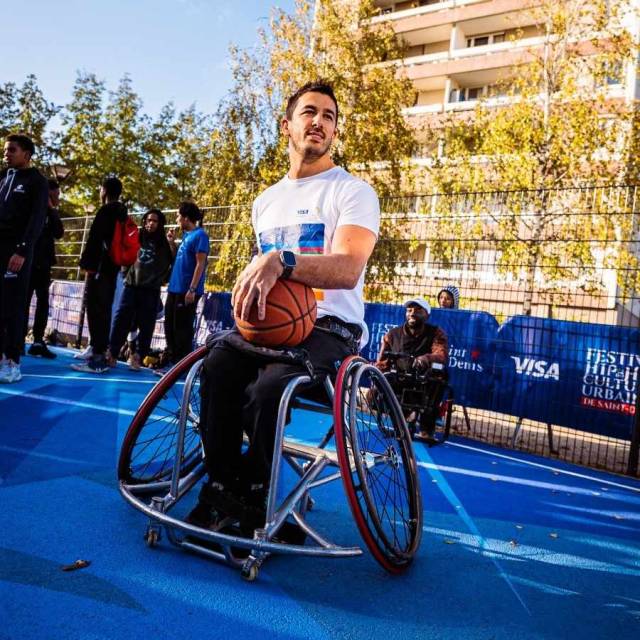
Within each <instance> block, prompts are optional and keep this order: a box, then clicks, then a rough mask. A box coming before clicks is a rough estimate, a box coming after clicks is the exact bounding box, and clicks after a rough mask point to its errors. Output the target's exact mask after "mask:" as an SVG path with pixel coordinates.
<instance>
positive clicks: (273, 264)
mask: <svg viewBox="0 0 640 640" xmlns="http://www.w3.org/2000/svg"><path fill="white" fill-rule="evenodd" d="M282 271H283V267H282V264H281V263H280V258H279V257H278V253H277V251H271V252H270V253H265V254H263V255H261V256H260V257H259V258H258V259H256V260H254V261H253V262H251V263H250V264H248V265H247V266H246V267H245V268H244V270H243V271H242V273H241V274H240V276H239V277H238V279H237V280H236V284H235V286H234V287H233V291H232V292H231V305H232V306H233V314H234V316H235V317H236V318H241V319H242V320H248V319H249V313H250V312H251V307H252V305H253V304H256V305H257V307H258V319H259V320H264V317H265V309H266V304H267V295H268V294H269V291H271V289H272V288H273V285H274V284H275V283H276V280H277V279H278V278H279V277H280V276H281V275H282Z"/></svg>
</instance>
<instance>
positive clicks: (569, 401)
mask: <svg viewBox="0 0 640 640" xmlns="http://www.w3.org/2000/svg"><path fill="white" fill-rule="evenodd" d="M639 371H640V330H638V329H632V328H629V327H615V326H610V325H600V324H588V323H582V322H568V321H563V320H550V319H545V318H534V317H528V316H514V317H512V318H509V319H508V320H507V321H506V322H505V323H504V324H503V325H502V326H501V327H500V329H499V330H498V339H497V342H496V359H495V369H494V378H495V386H494V389H495V392H494V410H495V411H500V412H502V413H508V414H510V415H514V416H518V417H522V418H530V419H532V420H538V421H540V422H547V423H550V424H556V425H562V426H566V427H571V428H574V429H581V430H583V431H590V432H592V433H599V434H602V435H605V436H610V437H614V438H621V439H626V440H628V439H630V437H631V429H632V426H633V417H634V415H635V410H636V393H637V389H638V375H639Z"/></svg>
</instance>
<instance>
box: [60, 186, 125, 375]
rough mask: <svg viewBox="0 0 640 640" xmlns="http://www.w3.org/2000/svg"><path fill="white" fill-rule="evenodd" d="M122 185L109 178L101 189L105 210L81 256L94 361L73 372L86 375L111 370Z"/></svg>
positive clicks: (98, 215) (75, 366)
mask: <svg viewBox="0 0 640 640" xmlns="http://www.w3.org/2000/svg"><path fill="white" fill-rule="evenodd" d="M121 193H122V182H120V180H118V178H115V177H111V178H107V179H106V180H105V181H104V182H103V183H102V187H101V188H100V199H101V201H102V206H101V207H100V208H99V209H98V212H97V213H96V217H95V218H94V219H93V223H92V224H91V228H90V229H89V237H88V238H87V244H86V245H85V248H84V251H83V252H82V255H81V256H80V267H81V268H82V269H84V270H85V271H86V273H87V280H86V285H85V286H86V300H87V320H88V322H89V337H90V344H91V347H92V348H93V353H92V356H91V359H90V360H89V361H88V362H84V363H82V364H72V365H71V368H72V369H75V370H76V371H83V372H85V373H105V372H106V371H108V370H109V364H108V362H107V358H106V351H107V346H108V344H109V329H110V327H111V306H112V305H113V297H114V295H115V291H116V278H117V276H118V271H119V269H120V267H119V266H118V265H116V264H115V263H114V262H113V260H111V258H110V256H109V249H110V248H111V241H112V240H113V232H114V230H115V227H116V221H120V222H124V221H125V220H126V219H127V208H126V207H125V206H124V205H123V204H122V202H120V200H119V198H120V194H121Z"/></svg>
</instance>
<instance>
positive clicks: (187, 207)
mask: <svg viewBox="0 0 640 640" xmlns="http://www.w3.org/2000/svg"><path fill="white" fill-rule="evenodd" d="M178 213H179V214H180V215H181V216H182V217H183V218H189V220H191V222H193V223H194V224H195V223H196V222H198V221H199V220H202V212H201V211H200V209H198V206H197V205H196V203H195V202H181V203H180V206H179V207H178Z"/></svg>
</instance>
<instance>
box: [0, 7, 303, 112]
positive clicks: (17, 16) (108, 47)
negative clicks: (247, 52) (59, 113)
mask: <svg viewBox="0 0 640 640" xmlns="http://www.w3.org/2000/svg"><path fill="white" fill-rule="evenodd" d="M2 4H3V5H4V4H5V3H4V2H3V3H2ZM276 6H277V7H280V8H281V9H284V10H285V11H288V12H290V11H292V10H293V7H294V0H28V1H24V2H15V1H14V2H8V1H7V2H6V6H3V10H2V13H3V22H4V29H3V31H2V38H0V60H2V61H3V64H2V67H1V70H0V84H4V83H5V82H16V83H17V84H22V82H24V80H25V78H26V76H27V75H28V74H30V73H33V74H35V75H36V76H37V78H38V86H39V87H40V88H41V89H42V91H43V93H44V95H45V98H46V99H47V100H49V101H52V102H54V103H56V104H65V103H67V102H68V101H69V100H70V98H71V90H72V87H73V83H74V81H75V79H76V76H77V72H78V71H83V72H92V73H95V74H96V76H97V77H98V78H99V79H102V80H105V81H106V84H107V89H109V90H115V89H116V87H117V83H118V80H119V79H120V78H122V76H123V75H124V74H126V73H128V74H129V75H130V76H131V80H132V85H133V89H134V90H135V91H136V92H137V93H138V95H139V96H140V97H141V99H142V101H143V110H144V111H145V112H146V113H148V114H150V115H152V116H155V115H157V113H158V112H159V111H160V109H161V108H162V106H163V105H165V104H166V103H168V102H170V101H173V102H174V104H175V105H176V107H177V108H178V109H179V110H181V109H184V108H187V107H189V106H190V105H191V104H193V103H195V104H196V107H197V108H198V109H199V110H200V111H203V112H205V113H213V112H214V111H215V109H216V106H217V104H218V101H219V100H220V98H222V97H223V96H224V95H225V93H226V92H227V90H228V89H229V87H230V84H231V73H230V70H229V64H228V62H229V54H228V50H229V45H230V44H232V43H233V44H235V45H238V46H240V47H241V48H247V47H251V46H253V45H255V44H256V43H257V41H258V36H257V30H258V28H259V27H261V26H262V27H267V26H268V17H269V15H270V13H271V9H272V8H273V7H276Z"/></svg>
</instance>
